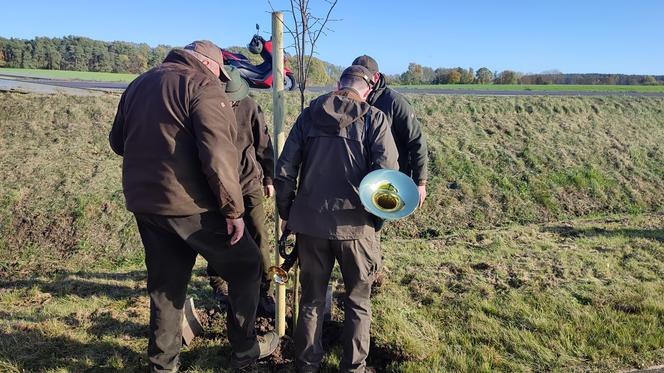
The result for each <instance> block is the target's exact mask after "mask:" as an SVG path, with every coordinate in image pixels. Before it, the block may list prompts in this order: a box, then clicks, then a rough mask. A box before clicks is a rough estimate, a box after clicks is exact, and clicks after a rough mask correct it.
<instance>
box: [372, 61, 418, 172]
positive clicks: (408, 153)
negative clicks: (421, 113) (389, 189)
mask: <svg viewBox="0 0 664 373" xmlns="http://www.w3.org/2000/svg"><path fill="white" fill-rule="evenodd" d="M367 102H369V103H370V104H371V105H373V106H374V107H377V108H378V109H380V111H382V112H383V113H385V115H387V119H388V120H389V121H390V123H391V125H392V127H391V128H392V135H393V137H394V142H395V143H396V145H397V150H398V151H399V171H401V172H403V173H405V174H406V175H408V176H411V177H412V178H413V180H414V181H415V183H416V184H418V185H421V184H423V183H424V182H426V180H427V163H428V154H427V142H426V139H425V137H424V134H423V133H422V128H421V125H420V122H419V121H418V120H417V117H416V116H415V112H414V111H413V108H412V107H411V106H410V104H409V103H408V101H407V100H406V98H405V97H403V96H402V95H401V94H400V93H399V92H396V91H395V90H393V89H392V88H390V87H388V86H387V85H386V84H385V77H384V76H383V75H382V74H381V75H380V80H379V81H378V83H377V84H376V88H375V89H374V92H373V93H372V94H371V95H370V96H369V98H368V99H367Z"/></svg>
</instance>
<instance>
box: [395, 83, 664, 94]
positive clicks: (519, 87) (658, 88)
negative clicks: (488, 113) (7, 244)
mask: <svg viewBox="0 0 664 373" xmlns="http://www.w3.org/2000/svg"><path fill="white" fill-rule="evenodd" d="M394 87H398V88H412V89H449V90H471V91H540V92H541V91H545V92H563V91H568V92H639V93H663V92H664V85H584V84H419V85H395V86H394Z"/></svg>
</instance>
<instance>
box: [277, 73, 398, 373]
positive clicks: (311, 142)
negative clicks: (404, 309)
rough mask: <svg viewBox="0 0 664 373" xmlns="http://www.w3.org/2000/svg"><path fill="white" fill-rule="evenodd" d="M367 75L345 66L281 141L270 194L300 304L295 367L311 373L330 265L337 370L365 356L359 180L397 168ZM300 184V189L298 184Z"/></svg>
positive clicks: (364, 224) (369, 233) (367, 270)
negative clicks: (293, 262) (336, 309)
mask: <svg viewBox="0 0 664 373" xmlns="http://www.w3.org/2000/svg"><path fill="white" fill-rule="evenodd" d="M370 82H371V73H370V72H369V71H368V70H367V69H366V68H364V67H362V66H351V67H349V68H347V69H346V70H344V72H343V73H342V75H341V78H340V81H339V85H338V90H337V91H336V92H332V93H328V94H325V95H323V96H320V97H318V98H317V99H315V100H313V101H312V102H311V104H310V105H309V107H307V108H306V109H304V111H303V112H302V113H301V114H300V116H299V117H298V119H297V121H296V122H295V125H294V126H293V129H292V130H291V132H290V134H289V135H288V139H287V140H286V143H285V146H284V150H283V153H282V154H281V156H280V157H279V161H278V163H277V175H276V178H275V188H276V191H277V207H278V210H279V215H280V217H281V218H282V219H284V222H283V224H284V227H286V225H287V227H288V228H289V229H291V230H292V231H294V232H296V233H297V245H298V260H299V262H300V268H301V273H300V283H301V284H302V298H301V300H300V316H299V318H298V322H297V326H296V329H295V352H296V359H297V360H296V364H297V368H298V370H300V371H304V372H309V371H312V372H313V371H317V370H318V369H319V367H320V363H321V360H322V358H323V348H322V343H321V332H322V324H323V312H324V307H325V293H326V289H327V283H328V281H329V279H330V274H331V272H332V268H333V266H334V261H335V259H336V260H337V261H338V262H339V266H340V267H341V274H342V276H343V281H344V286H345V289H346V300H345V303H344V305H345V309H344V312H345V319H344V342H343V350H344V353H343V359H342V360H341V370H342V371H345V372H364V371H365V368H366V361H365V360H366V357H367V355H368V353H369V329H370V324H371V302H370V300H369V295H370V293H371V284H372V282H373V276H374V274H375V272H376V270H377V269H378V267H379V266H380V261H381V257H380V253H379V250H378V248H377V246H376V242H375V238H376V232H375V227H374V219H373V217H372V216H371V215H370V214H369V213H368V212H366V211H365V209H364V207H363V206H362V204H361V202H360V197H359V194H358V189H359V185H360V182H361V180H362V178H363V177H364V176H365V175H366V174H367V173H369V172H370V171H372V170H374V169H379V168H391V169H396V168H397V150H396V146H395V144H394V140H393V139H392V134H391V132H390V129H389V122H388V121H387V118H386V117H385V115H384V114H383V113H382V112H381V111H380V110H378V109H376V108H373V107H372V106H371V105H369V104H368V103H366V98H367V96H368V95H369V93H370V90H371V84H370ZM298 177H299V184H298Z"/></svg>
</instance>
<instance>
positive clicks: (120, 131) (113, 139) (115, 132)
mask: <svg viewBox="0 0 664 373" xmlns="http://www.w3.org/2000/svg"><path fill="white" fill-rule="evenodd" d="M125 94H126V91H125V93H123V94H122V97H120V103H119V104H118V111H117V112H116V113H115V120H113V127H111V132H110V133H109V134H108V143H109V144H110V145H111V149H113V151H114V152H115V154H117V155H124V101H125Z"/></svg>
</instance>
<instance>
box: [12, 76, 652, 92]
mask: <svg viewBox="0 0 664 373" xmlns="http://www.w3.org/2000/svg"><path fill="white" fill-rule="evenodd" d="M127 85H128V83H123V82H95V81H87V80H58V79H45V78H27V77H18V76H16V75H3V74H0V90H19V91H30V92H32V91H36V92H43V91H47V92H48V91H52V89H47V87H40V86H50V87H61V88H64V89H62V90H57V91H61V92H66V93H72V94H81V90H88V91H89V90H93V91H122V90H124V89H125V88H126V87H127ZM8 87H10V88H8ZM11 87H14V88H13V89H12V88H11ZM332 89H333V87H309V88H307V91H309V92H314V93H324V92H329V91H331V90H332ZM395 89H396V90H397V91H398V92H400V93H409V94H432V95H474V96H633V97H664V93H645V92H587V91H498V90H495V91H493V90H486V91H478V90H471V89H439V88H434V89H429V88H426V89H422V88H405V87H399V88H395ZM68 90H71V91H68ZM263 91H265V90H263Z"/></svg>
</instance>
